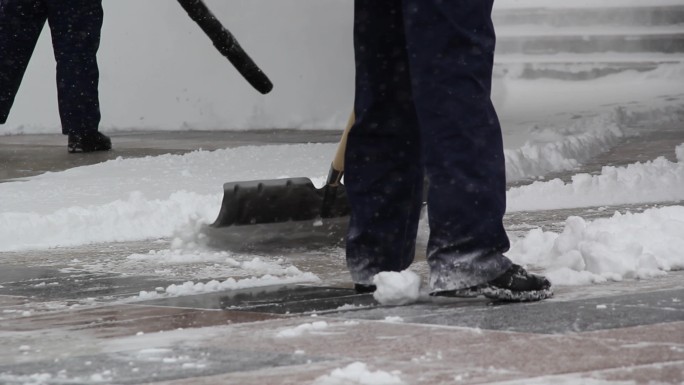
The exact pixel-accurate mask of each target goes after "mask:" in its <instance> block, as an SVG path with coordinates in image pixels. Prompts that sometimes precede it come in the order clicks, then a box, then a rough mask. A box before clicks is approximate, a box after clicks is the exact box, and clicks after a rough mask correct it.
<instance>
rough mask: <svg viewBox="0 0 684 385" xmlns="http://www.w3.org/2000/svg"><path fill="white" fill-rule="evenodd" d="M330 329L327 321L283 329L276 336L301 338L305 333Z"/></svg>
mask: <svg viewBox="0 0 684 385" xmlns="http://www.w3.org/2000/svg"><path fill="white" fill-rule="evenodd" d="M327 328H328V323H327V322H325V321H316V322H311V323H305V324H301V325H299V326H297V327H294V328H289V329H283V330H281V331H279V332H278V334H276V337H278V338H293V337H299V336H301V335H303V334H305V333H309V332H311V331H316V330H324V329H327Z"/></svg>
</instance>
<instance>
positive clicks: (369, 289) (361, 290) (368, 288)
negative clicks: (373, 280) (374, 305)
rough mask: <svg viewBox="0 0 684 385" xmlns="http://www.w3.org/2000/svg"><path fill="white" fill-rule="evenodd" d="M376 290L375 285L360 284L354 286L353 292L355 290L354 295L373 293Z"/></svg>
mask: <svg viewBox="0 0 684 385" xmlns="http://www.w3.org/2000/svg"><path fill="white" fill-rule="evenodd" d="M377 289H378V288H377V287H376V286H375V285H363V284H360V283H355V284H354V290H356V294H368V293H374V292H375V290H377Z"/></svg>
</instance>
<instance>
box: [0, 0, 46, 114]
mask: <svg viewBox="0 0 684 385" xmlns="http://www.w3.org/2000/svg"><path fill="white" fill-rule="evenodd" d="M46 18H47V13H46V10H45V7H44V5H43V3H42V1H40V0H0V124H2V123H5V122H6V121H7V117H8V116H9V113H10V110H11V109H12V104H14V98H15V97H16V95H17V91H18V90H19V86H20V85H21V81H22V79H23V77H24V73H25V72H26V67H27V66H28V63H29V60H30V59H31V55H33V50H34V49H35V47H36V43H37V42H38V37H39V36H40V32H41V30H42V29H43V26H44V25H45V20H46Z"/></svg>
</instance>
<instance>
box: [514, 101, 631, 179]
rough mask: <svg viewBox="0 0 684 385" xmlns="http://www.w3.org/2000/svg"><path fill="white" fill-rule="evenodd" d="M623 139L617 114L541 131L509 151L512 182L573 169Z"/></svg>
mask: <svg viewBox="0 0 684 385" xmlns="http://www.w3.org/2000/svg"><path fill="white" fill-rule="evenodd" d="M622 137H623V133H622V130H620V127H618V125H617V116H616V114H615V113H611V114H606V115H601V116H598V117H594V118H589V119H583V120H579V121H576V122H575V123H573V124H571V125H569V126H567V127H565V128H558V127H554V128H537V129H536V130H534V132H532V138H533V139H531V140H529V141H528V142H526V143H525V144H524V145H523V146H522V147H520V148H518V149H506V150H505V151H504V154H505V158H506V178H507V179H508V180H509V181H513V180H519V179H524V178H529V177H534V176H541V175H544V174H547V173H549V172H553V171H564V170H571V169H573V168H576V167H578V166H579V165H580V164H581V163H582V162H584V161H586V160H587V159H589V158H591V157H593V156H595V155H597V154H600V153H602V152H604V151H606V150H608V149H609V148H611V147H612V146H614V145H615V144H616V143H617V142H618V141H619V140H620V138H622Z"/></svg>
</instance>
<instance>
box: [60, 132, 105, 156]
mask: <svg viewBox="0 0 684 385" xmlns="http://www.w3.org/2000/svg"><path fill="white" fill-rule="evenodd" d="M67 149H68V150H69V152H70V153H74V152H94V151H109V150H111V149H112V140H111V139H109V137H108V136H107V135H105V134H103V133H101V132H98V131H95V132H92V133H87V134H69V144H68V145H67Z"/></svg>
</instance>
